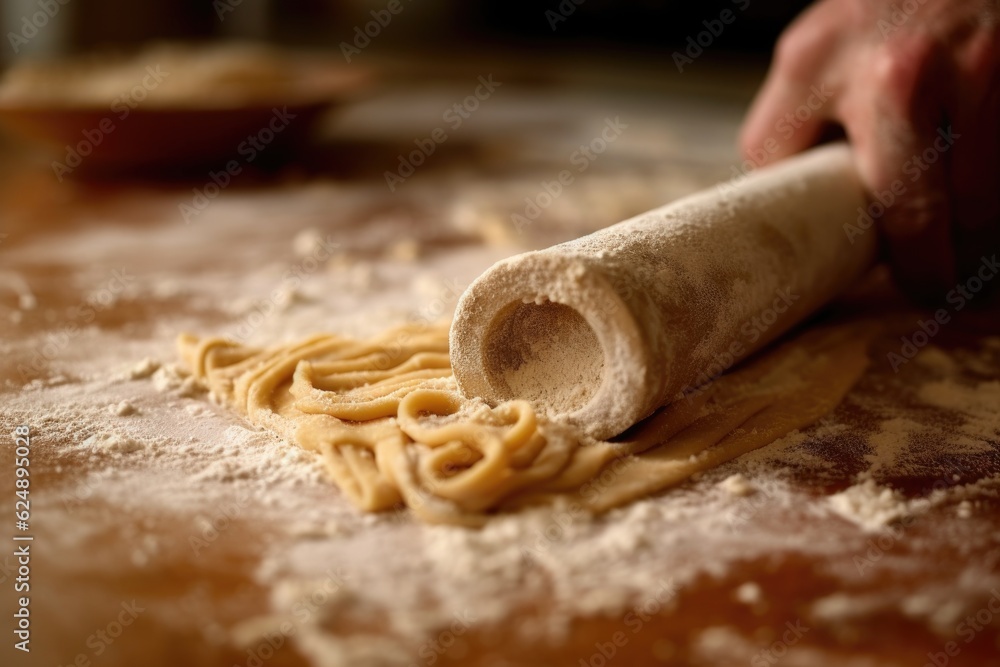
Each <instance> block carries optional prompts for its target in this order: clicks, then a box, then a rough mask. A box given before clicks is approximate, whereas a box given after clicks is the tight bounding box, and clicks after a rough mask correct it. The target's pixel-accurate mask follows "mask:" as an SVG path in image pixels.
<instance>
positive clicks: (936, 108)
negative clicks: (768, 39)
mask: <svg viewBox="0 0 1000 667" xmlns="http://www.w3.org/2000/svg"><path fill="white" fill-rule="evenodd" d="M834 124H838V125H840V126H842V127H843V129H844V131H845V133H846V135H847V138H848V139H849V140H850V142H851V144H852V146H853V148H854V151H855V155H856V160H857V166H858V171H859V174H860V176H861V179H862V181H863V182H864V184H865V186H866V187H867V189H868V190H869V193H870V195H871V205H870V206H869V207H868V210H867V211H859V216H858V220H852V221H850V223H851V225H853V226H854V227H855V228H856V231H857V232H861V233H864V231H865V229H866V228H867V227H868V226H869V225H871V224H872V222H874V225H875V226H877V227H878V229H879V231H880V232H881V234H882V238H883V241H884V244H885V247H886V255H887V258H888V260H889V263H890V264H891V266H892V268H893V272H894V275H895V277H896V279H897V282H898V283H899V284H900V286H901V287H903V288H904V289H905V290H906V291H908V292H909V293H910V294H912V295H915V296H918V297H923V298H925V299H932V300H935V301H939V300H940V299H942V298H943V296H944V295H945V293H946V292H947V291H948V290H949V289H950V288H952V287H954V286H955V284H956V281H958V280H963V281H964V280H966V279H967V278H969V277H970V276H974V275H976V273H977V270H978V269H979V267H980V264H981V259H980V258H981V257H982V256H985V257H986V258H987V259H989V258H990V256H991V255H992V254H993V253H998V252H1000V3H998V2H997V1H996V0H820V2H817V3H816V4H815V5H813V6H812V7H810V8H809V9H808V10H807V11H806V12H805V13H804V14H803V15H802V16H800V17H799V18H798V19H797V20H796V21H795V22H794V23H793V24H792V25H791V26H790V27H789V28H788V29H787V30H786V31H785V33H784V34H783V35H782V37H781V38H780V40H779V42H778V45H777V49H776V52H775V59H774V62H773V64H772V67H771V71H770V73H769V74H768V77H767V80H766V82H765V83H764V86H763V87H762V89H761V91H760V92H759V93H758V96H757V99H756V100H755V102H754V104H753V106H752V108H751V110H750V113H749V114H748V116H747V118H746V120H745V122H744V126H743V129H742V133H741V138H740V145H741V149H742V151H743V153H744V156H745V157H746V158H747V159H748V160H751V161H752V162H753V163H754V164H756V165H758V166H763V164H765V163H770V162H773V161H775V160H779V159H781V158H784V157H787V156H789V155H792V154H795V153H797V152H799V151H802V150H804V149H806V148H808V147H810V146H811V145H813V144H815V143H816V142H817V141H818V140H820V138H821V137H822V135H823V134H824V131H825V130H826V129H828V128H829V126H831V125H834ZM866 215H867V216H868V217H867V218H866V217H865V216H866ZM848 233H849V235H850V232H848ZM867 233H871V231H870V230H869V231H867Z"/></svg>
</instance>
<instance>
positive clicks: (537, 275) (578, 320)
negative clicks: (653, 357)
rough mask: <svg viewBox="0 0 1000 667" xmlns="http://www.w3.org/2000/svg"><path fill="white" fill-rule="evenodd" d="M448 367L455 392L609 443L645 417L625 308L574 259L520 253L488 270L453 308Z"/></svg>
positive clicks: (635, 342)
mask: <svg viewBox="0 0 1000 667" xmlns="http://www.w3.org/2000/svg"><path fill="white" fill-rule="evenodd" d="M450 342H451V361H452V368H453V371H454V374H455V379H456V381H457V382H458V386H459V389H460V390H461V392H462V393H463V394H464V395H466V396H469V397H479V398H482V399H483V400H485V401H486V402H487V403H489V404H490V405H497V404H499V403H502V402H504V401H509V400H526V401H528V402H530V403H531V404H532V406H533V407H534V408H535V409H536V410H537V411H538V412H540V413H541V414H544V415H545V416H547V417H549V418H551V419H556V420H560V421H567V422H570V423H573V424H575V425H576V426H578V427H579V428H581V429H582V430H583V431H584V432H585V433H587V434H588V435H590V436H591V437H595V438H609V437H612V436H615V435H618V434H619V433H621V432H623V431H625V430H626V429H628V428H629V427H630V426H632V425H633V424H634V423H636V422H637V421H639V420H640V419H642V418H643V417H645V416H646V415H645V412H648V410H647V403H648V396H649V388H648V387H647V386H646V385H647V382H646V373H647V370H646V369H647V368H649V364H648V360H647V359H646V349H647V346H646V345H644V343H643V338H642V333H641V327H640V326H639V323H638V322H636V320H635V318H634V317H633V315H632V313H631V311H630V309H629V308H628V307H627V303H626V302H625V301H624V300H623V299H622V298H621V296H620V295H619V294H617V293H616V291H615V290H614V289H613V287H612V285H611V283H610V282H608V281H607V280H606V279H605V278H604V277H603V276H602V275H601V273H600V272H599V271H597V270H595V269H594V267H592V266H588V263H587V262H586V261H585V260H584V259H582V258H572V257H570V258H566V257H558V256H553V255H551V254H545V253H528V254H526V255H521V256H519V257H515V258H511V259H510V260H505V261H503V262H500V263H498V264H496V265H494V266H493V268H491V269H490V270H489V271H487V272H486V273H485V274H483V275H482V276H481V277H480V278H479V279H477V280H476V281H475V282H474V283H473V284H472V285H471V286H470V287H469V289H468V290H466V292H465V294H463V296H462V298H461V300H460V301H459V304H458V308H457V310H456V314H455V319H454V321H453V322H452V327H451V341H450Z"/></svg>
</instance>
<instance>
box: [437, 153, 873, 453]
mask: <svg viewBox="0 0 1000 667" xmlns="http://www.w3.org/2000/svg"><path fill="white" fill-rule="evenodd" d="M866 203H867V202H866V194H865V190H864V188H863V186H862V184H861V182H860V180H859V178H858V175H857V172H856V169H855V166H854V161H853V155H852V153H851V150H850V148H849V147H848V146H847V145H846V144H843V143H837V144H831V145H827V146H822V147H819V148H815V149H813V150H811V151H808V152H806V153H803V154H801V155H798V156H796V157H793V158H790V159H788V160H784V161H782V162H780V163H777V164H775V165H773V166H769V167H766V168H762V169H759V170H757V171H755V172H753V173H751V174H750V175H748V176H745V177H743V178H740V179H736V180H734V181H731V182H729V183H727V184H722V185H720V186H717V187H715V188H711V189H708V190H704V191H702V192H699V193H696V194H693V195H690V196H688V197H685V198H683V199H680V200H678V201H676V202H673V203H671V204H669V205H667V206H663V207H661V208H658V209H654V210H652V211H649V212H647V213H644V214H642V215H639V216H636V217H634V218H631V219H629V220H625V221H624V222H620V223H618V224H616V225H613V226H611V227H608V228H606V229H602V230H600V231H598V232H595V233H593V234H590V235H588V236H584V237H581V238H579V239H576V240H574V241H569V242H567V243H562V244H559V245H556V246H553V247H551V248H546V249H544V250H538V251H533V252H527V253H524V254H520V255H516V256H514V257H510V258H508V259H505V260H502V261H500V262H497V263H496V264H494V265H493V266H492V267H491V268H490V269H489V270H487V271H486V272H485V273H484V274H483V275H481V276H480V277H479V278H477V279H476V280H475V281H474V282H473V283H472V284H471V285H470V286H469V287H468V289H467V290H466V291H465V292H464V294H463V295H462V296H461V298H460V299H459V302H458V306H457V309H456V313H455V318H454V320H453V321H452V326H451V331H450V349H451V363H452V368H453V371H454V374H455V378H456V380H457V382H458V386H459V388H460V390H461V392H462V393H463V394H464V395H465V396H467V397H479V398H482V399H483V400H485V401H486V402H487V403H489V404H491V405H496V404H498V403H501V402H503V401H507V400H511V399H526V400H528V401H530V402H531V404H532V405H533V406H534V407H535V409H536V410H538V411H539V412H540V413H542V414H545V415H547V416H548V417H549V418H552V419H557V420H564V421H568V422H570V423H573V424H575V425H576V426H578V427H579V428H581V429H582V430H583V431H584V432H585V433H586V434H587V435H589V436H591V437H594V438H601V439H605V438H610V437H612V436H615V435H618V434H620V433H622V432H623V431H625V430H626V429H628V428H629V427H630V426H632V425H633V424H635V423H637V422H639V421H640V420H642V419H644V418H645V417H647V416H649V415H650V414H651V413H653V412H654V411H655V410H656V409H657V408H659V407H661V406H663V405H665V404H667V403H670V402H672V401H674V400H683V399H684V398H685V397H688V396H691V395H693V394H696V393H697V392H698V391H699V390H700V389H701V388H703V387H704V386H706V385H707V384H708V383H710V382H711V381H712V380H713V379H714V378H716V377H718V376H719V375H720V374H722V373H723V372H725V371H726V370H728V369H729V368H730V367H732V366H733V365H734V364H736V363H737V362H739V361H740V360H741V359H743V358H745V357H747V356H748V355H750V354H753V353H754V352H755V351H757V350H759V349H761V348H762V347H764V346H765V345H767V344H768V343H769V342H771V341H773V340H774V339H775V338H777V337H778V336H780V335H781V334H782V333H784V332H785V331H787V330H788V329H789V328H791V327H793V326H794V325H795V324H797V323H799V322H801V321H802V320H803V319H804V318H806V317H807V316H809V315H810V314H811V313H813V312H815V311H816V310H817V309H819V308H820V307H822V306H823V305H824V304H826V303H827V302H828V301H830V300H831V299H832V298H834V297H835V296H837V295H838V294H839V293H841V292H842V291H843V290H844V289H846V288H847V287H849V286H850V285H851V284H852V283H853V282H854V281H855V280H857V279H858V278H859V277H860V276H861V275H862V274H863V273H864V272H865V271H866V270H867V269H869V268H870V267H871V265H872V264H873V263H874V261H875V257H876V233H875V232H874V230H868V231H866V232H865V233H862V234H851V235H849V234H847V233H846V231H847V229H848V227H847V226H848V225H850V224H853V223H854V221H855V220H856V218H857V216H858V209H859V208H863V207H864V206H865V205H866Z"/></svg>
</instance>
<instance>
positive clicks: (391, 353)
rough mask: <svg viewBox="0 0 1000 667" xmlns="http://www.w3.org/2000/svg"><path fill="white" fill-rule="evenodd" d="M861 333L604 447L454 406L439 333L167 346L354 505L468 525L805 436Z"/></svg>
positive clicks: (616, 500) (540, 420) (844, 328)
mask: <svg viewBox="0 0 1000 667" xmlns="http://www.w3.org/2000/svg"><path fill="white" fill-rule="evenodd" d="M870 334H871V327H870V325H866V324H858V323H855V324H848V325H840V326H836V327H829V328H822V329H816V330H813V331H809V332H806V333H804V334H802V335H800V336H799V337H797V338H795V339H794V340H791V341H789V342H786V343H785V344H783V345H781V346H780V347H777V348H775V349H773V350H771V351H769V352H767V353H766V354H764V355H763V356H759V357H757V358H756V359H754V360H752V361H751V362H750V363H747V364H745V365H743V366H741V367H740V368H738V369H737V370H735V371H734V372H732V373H729V374H727V375H724V376H722V377H721V378H719V379H718V380H716V381H715V382H712V383H711V384H708V385H707V386H705V387H703V388H701V390H700V391H698V392H694V393H691V394H689V395H688V396H686V397H684V398H682V399H680V400H678V401H675V402H674V403H672V404H671V405H669V406H667V407H665V408H663V409H661V410H659V411H657V412H656V413H654V414H653V415H652V416H651V417H649V418H648V419H646V420H645V421H643V422H642V423H640V424H638V425H636V426H635V427H633V428H632V429H630V430H629V431H627V432H626V433H624V434H622V436H620V437H619V438H617V439H615V440H614V441H602V440H596V439H593V438H591V437H589V436H587V435H586V434H585V433H584V432H583V430H582V429H580V428H578V427H577V426H575V425H573V424H572V423H570V422H569V421H567V420H562V421H560V420H554V419H549V418H545V417H543V416H541V415H539V414H537V413H536V412H535V410H534V409H533V408H532V407H531V405H530V404H529V403H528V402H527V401H523V400H514V401H507V402H503V403H500V404H498V405H496V406H494V407H491V406H490V405H488V404H486V403H485V402H484V401H482V400H480V399H470V398H464V397H463V396H462V395H461V394H460V393H459V391H458V387H457V385H456V383H455V379H454V377H453V376H452V372H451V367H450V364H449V354H448V353H449V350H448V326H447V325H446V324H440V325H432V326H431V325H405V326H401V327H397V328H395V329H391V330H389V331H387V332H386V333H384V334H382V335H381V336H379V337H377V338H374V339H372V340H367V341H360V340H354V339H351V338H347V337H343V336H337V335H331V334H322V335H315V336H311V337H308V338H306V339H304V340H302V341H300V342H297V343H292V344H286V345H279V346H276V347H272V348H269V349H255V348H251V347H247V346H244V345H240V344H236V343H233V342H229V341H226V340H224V339H219V338H205V339H198V338H196V337H194V336H190V335H182V336H181V337H180V340H179V347H180V351H181V355H182V357H183V358H184V359H185V361H186V363H187V364H188V366H189V367H190V368H191V370H192V372H193V373H194V375H195V377H196V378H197V379H198V380H199V381H201V382H203V383H204V384H205V385H206V386H207V387H208V388H209V390H210V391H211V392H212V393H213V395H214V397H215V398H216V399H217V400H220V401H223V402H225V403H226V404H228V405H230V406H232V407H233V408H234V409H235V410H237V411H238V412H239V413H241V414H242V415H243V416H244V417H245V418H246V419H247V420H248V421H249V422H250V423H252V424H254V425H256V426H259V427H263V428H267V429H270V430H272V431H274V432H275V433H277V434H279V435H281V436H283V437H284V438H286V439H288V440H290V441H292V442H294V443H296V444H298V445H299V446H301V447H303V448H305V449H308V450H312V451H315V452H318V453H319V454H320V455H321V456H322V459H323V461H324V463H325V466H326V468H327V470H328V471H329V473H330V475H331V477H332V478H333V480H334V482H335V483H336V484H337V486H338V487H339V488H340V489H341V490H342V491H343V493H344V494H345V495H346V496H347V497H348V498H349V499H350V500H351V501H352V502H353V503H354V504H355V505H357V506H358V507H359V508H361V509H364V510H369V511H382V510H389V509H393V508H402V507H403V506H407V507H409V508H410V509H411V510H412V511H413V513H414V514H416V516H418V517H419V518H421V519H423V520H426V521H429V522H434V523H454V524H463V525H480V524H481V523H482V522H483V521H485V520H486V519H487V517H488V516H489V514H490V513H492V512H497V511H510V510H514V509H516V508H519V507H524V506H530V505H538V504H545V503H551V502H553V501H554V500H556V499H558V498H565V499H568V500H571V501H574V502H576V503H579V504H580V506H582V507H583V508H585V509H587V510H590V511H592V512H602V511H605V510H607V509H610V508H613V507H615V506H618V505H621V504H623V503H626V502H628V501H630V500H633V499H636V498H639V497H642V496H645V495H648V494H651V493H654V492H656V491H659V490H662V489H664V488H666V487H669V486H671V485H674V484H677V483H679V482H682V481H683V480H685V479H687V478H688V477H689V476H690V475H692V474H693V473H695V472H697V471H699V470H704V469H706V468H709V467H712V466H715V465H718V464H720V463H722V462H724V461H728V460H730V459H732V458H734V457H737V456H739V455H741V454H743V453H745V452H748V451H751V450H753V449H756V448H758V447H761V446H763V445H766V444H767V443H769V442H772V441H773V440H775V439H776V438H779V437H781V436H783V435H785V434H786V433H788V432H790V431H792V430H794V429H797V428H802V427H805V426H807V425H809V424H811V423H812V422H814V421H815V420H817V419H819V418H820V417H822V416H823V415H825V414H826V413H828V412H829V411H830V410H832V409H833V408H834V407H835V406H836V405H837V403H838V402H839V401H840V400H841V398H842V397H843V396H844V395H845V394H846V393H847V392H848V391H849V389H850V387H851V386H852V385H853V384H854V382H855V381H856V380H857V379H858V378H859V377H860V376H861V374H862V373H863V371H864V369H865V367H866V365H867V354H866V348H867V342H868V340H869V338H870Z"/></svg>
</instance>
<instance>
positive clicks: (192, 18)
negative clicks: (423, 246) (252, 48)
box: [0, 0, 808, 61]
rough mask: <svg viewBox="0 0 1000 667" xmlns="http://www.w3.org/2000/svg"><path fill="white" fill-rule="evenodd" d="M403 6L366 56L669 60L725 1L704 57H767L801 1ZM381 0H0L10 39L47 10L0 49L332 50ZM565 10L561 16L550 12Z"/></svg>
mask: <svg viewBox="0 0 1000 667" xmlns="http://www.w3.org/2000/svg"><path fill="white" fill-rule="evenodd" d="M400 2H401V3H402V5H403V6H404V7H405V11H406V16H407V18H406V20H405V21H399V22H397V25H393V26H392V29H391V30H387V31H386V34H383V35H380V36H379V39H378V40H377V43H374V44H372V45H371V47H370V48H371V50H372V52H373V53H379V54H386V55H393V54H401V53H407V54H426V55H440V54H448V53H456V52H460V53H466V52H468V51H469V50H474V51H477V52H498V53H505V52H511V51H516V52H521V53H524V54H531V55H538V54H543V53H546V52H551V51H552V50H553V49H559V50H560V51H564V50H565V51H570V52H586V53H588V54H595V53H602V52H606V53H608V54H612V53H613V54H617V55H629V54H634V55H640V56H642V57H651V58H656V59H659V58H663V59H667V60H669V58H670V55H671V52H672V51H673V50H674V49H676V48H677V47H678V46H683V45H684V44H685V42H686V39H687V37H688V36H690V35H692V34H696V33H697V32H698V31H700V30H703V29H704V26H703V25H702V21H705V20H707V19H709V20H710V19H712V18H714V17H716V16H718V15H719V13H720V12H721V11H723V10H724V9H726V8H730V9H735V10H737V13H738V14H739V23H740V28H739V29H738V30H727V31H726V34H723V35H721V36H720V37H719V40H718V44H715V45H714V46H713V48H712V51H713V53H712V54H711V56H712V57H713V58H724V57H727V56H732V55H734V54H735V55H739V56H741V57H743V56H746V55H748V54H749V55H751V56H753V57H755V58H760V59H766V58H767V55H768V54H769V52H770V50H771V47H772V45H773V43H774V39H775V37H776V36H777V35H778V34H779V32H780V31H781V29H782V28H783V27H784V26H785V25H786V24H787V23H788V22H789V21H790V20H791V19H792V18H793V17H794V16H795V15H796V14H797V13H798V12H800V11H801V10H802V8H803V7H805V6H806V5H807V4H808V3H807V2H805V1H804V0H770V1H767V2H765V1H761V0H721V1H720V0H711V1H709V2H697V3H692V2H681V1H680V0H673V1H669V0H664V1H656V0H628V1H626V2H622V1H615V0H576V1H575V2H574V1H573V0H563V1H562V2H560V0H546V2H541V3H539V2H531V1H525V0H503V1H501V0H485V1H482V2H461V1H459V0H400ZM577 2H580V3H581V4H576V3H577ZM387 4H388V0H353V1H352V0H282V1H281V2H280V3H279V2H277V1H269V0H211V1H210V0H149V1H147V2H131V1H130V0H4V2H3V4H2V7H3V15H2V19H3V32H4V35H6V36H7V37H8V40H7V41H10V33H14V34H21V31H22V28H23V27H24V21H25V20H28V21H31V20H32V17H33V15H34V14H36V13H37V12H39V11H43V12H46V9H45V8H46V6H49V7H50V9H49V10H48V11H47V12H46V13H47V14H51V16H47V17H46V19H47V20H45V21H44V22H45V23H46V25H45V26H44V28H43V29H40V30H38V34H37V35H35V36H34V37H31V38H30V39H28V40H27V43H25V44H22V45H20V48H18V49H17V50H16V51H17V52H16V53H15V49H13V48H6V49H2V50H0V53H2V54H3V58H4V59H5V60H8V61H9V60H11V59H14V58H18V57H23V56H46V55H56V54H69V53H74V52H78V51H81V50H89V49H93V48H100V47H108V46H118V45H138V44H141V43H143V42H145V41H148V40H162V39H171V40H214V39H226V38H240V39H254V40H267V41H270V42H273V43H277V44H283V45H294V46H304V45H309V46H326V47H330V48H336V47H337V45H338V44H339V43H340V42H341V41H350V40H351V39H352V34H353V29H354V27H355V26H358V25H363V24H364V23H365V22H366V21H369V20H371V15H370V12H371V11H372V10H375V11H378V10H382V9H384V8H385V7H386V5H387ZM56 7H58V11H54V9H55V8H56ZM561 8H563V9H562V13H563V17H564V18H566V19H567V20H564V21H560V20H558V19H555V18H554V17H553V16H552V15H551V14H547V13H548V12H560V9H561ZM570 16H571V17H572V20H568V19H569V18H570ZM41 22H42V21H36V25H37V24H39V23H41ZM29 32H30V29H29Z"/></svg>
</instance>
